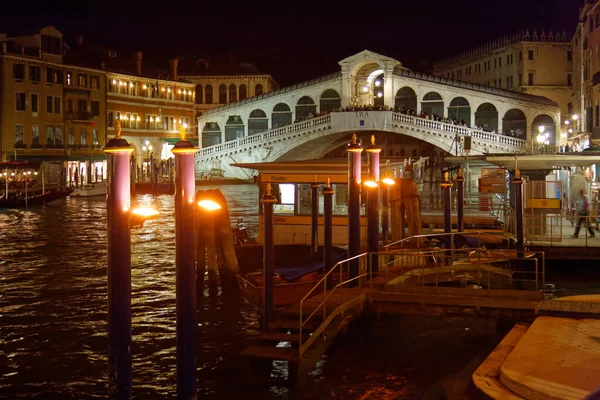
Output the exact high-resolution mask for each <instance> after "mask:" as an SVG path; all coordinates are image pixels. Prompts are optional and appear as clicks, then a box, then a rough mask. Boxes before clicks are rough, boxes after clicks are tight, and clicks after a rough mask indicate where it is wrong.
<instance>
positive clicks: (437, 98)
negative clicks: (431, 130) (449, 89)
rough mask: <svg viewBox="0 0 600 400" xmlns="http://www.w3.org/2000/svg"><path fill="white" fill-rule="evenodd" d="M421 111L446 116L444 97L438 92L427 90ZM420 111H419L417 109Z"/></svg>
mask: <svg viewBox="0 0 600 400" xmlns="http://www.w3.org/2000/svg"><path fill="white" fill-rule="evenodd" d="M421 111H422V112H424V113H426V114H429V115H437V116H440V117H443V116H444V99H443V98H442V95H441V94H439V93H438V92H434V91H431V92H427V93H425V95H424V96H423V99H422V100H421ZM417 112H419V111H417Z"/></svg>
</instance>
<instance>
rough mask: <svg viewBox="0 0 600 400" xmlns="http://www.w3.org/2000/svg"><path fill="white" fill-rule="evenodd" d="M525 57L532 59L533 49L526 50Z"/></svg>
mask: <svg viewBox="0 0 600 400" xmlns="http://www.w3.org/2000/svg"><path fill="white" fill-rule="evenodd" d="M527 59H528V60H533V50H527Z"/></svg>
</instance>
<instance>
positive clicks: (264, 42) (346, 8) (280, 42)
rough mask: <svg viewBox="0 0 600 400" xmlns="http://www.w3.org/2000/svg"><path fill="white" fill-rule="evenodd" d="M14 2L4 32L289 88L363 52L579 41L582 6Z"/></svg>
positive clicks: (554, 1)
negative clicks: (536, 37)
mask: <svg viewBox="0 0 600 400" xmlns="http://www.w3.org/2000/svg"><path fill="white" fill-rule="evenodd" d="M8 3H10V6H9V7H12V9H9V10H3V13H2V14H1V15H0V32H4V31H12V30H15V29H18V28H21V27H26V28H32V29H39V28H40V27H42V26H44V25H47V24H53V25H55V26H56V27H57V28H58V29H60V30H61V31H63V33H65V34H66V35H67V40H68V38H69V36H73V35H75V34H77V33H81V34H83V35H84V36H85V38H86V40H87V41H93V42H96V43H98V44H103V45H108V46H111V47H115V48H116V49H117V50H121V51H133V50H141V51H143V52H144V58H145V59H147V60H153V59H156V60H158V59H162V60H164V59H165V58H167V57H173V56H180V57H188V58H190V59H197V58H201V57H206V56H209V55H215V54H217V53H227V52H228V51H231V52H233V53H235V54H236V56H237V58H238V60H240V61H247V62H253V63H255V64H256V65H257V66H258V67H259V69H260V70H261V71H263V72H266V73H270V74H271V75H273V76H274V77H275V79H276V80H278V81H279V82H280V83H281V84H283V85H289V84H293V83H297V82H301V81H304V80H308V79H312V78H316V77H319V76H321V75H325V74H327V73H330V72H334V71H337V70H338V65H337V62H338V61H340V60H342V59H344V58H345V57H348V56H350V55H352V54H354V53H357V52H359V51H362V50H364V49H369V50H373V51H376V52H379V53H382V54H384V55H387V56H390V57H393V58H395V59H397V60H399V61H401V62H403V63H404V64H405V65H406V66H408V67H409V68H412V69H414V70H419V69H423V68H422V61H426V62H431V61H435V60H438V59H440V58H443V57H444V56H448V55H452V54H454V53H457V52H460V51H462V50H466V49H469V48H471V47H472V46H475V45H478V44H481V43H484V42H486V41H487V40H491V39H494V38H496V37H498V36H500V35H503V34H508V33H512V32H514V31H516V30H517V29H521V28H529V29H538V30H541V29H542V28H545V29H548V28H551V29H552V30H553V31H555V30H557V29H560V30H561V31H562V30H563V29H565V30H566V31H567V32H569V33H572V32H574V31H575V26H576V23H577V14H578V9H579V7H580V6H581V5H582V4H583V0H504V1H497V0H453V1H438V0H430V1H427V0H386V1H379V2H373V1H364V0H363V1H360V2H357V1H354V4H352V3H351V2H350V1H349V2H347V3H341V2H331V1H326V0H322V1H321V2H316V1H314V0H306V1H302V0H297V1H294V2H292V1H289V0H279V1H278V2H273V3H261V2H256V1H254V2H253V1H251V0H246V1H244V0H238V2H227V1H219V0H216V1H213V2H208V1H206V0H204V1H203V0H194V1H186V2H182V3H180V2H175V1H165V0H162V1H160V2H159V1H158V0H147V1H144V2H128V1H122V2H119V3H116V2H115V3H113V2H102V1H90V2H86V1H85V0H80V1H79V2H70V1H45V2H40V3H39V4H35V2H31V1H29V2H28V1H19V0H13V1H10V2H8ZM21 4H22V5H21ZM7 5H8V4H5V5H4V6H7ZM4 6H3V7H4Z"/></svg>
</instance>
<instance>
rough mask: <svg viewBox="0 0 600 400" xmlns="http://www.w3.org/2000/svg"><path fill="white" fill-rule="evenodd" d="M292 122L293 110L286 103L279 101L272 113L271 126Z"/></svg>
mask: <svg viewBox="0 0 600 400" xmlns="http://www.w3.org/2000/svg"><path fill="white" fill-rule="evenodd" d="M291 123H292V110H290V106H288V105H287V104H285V103H279V104H277V105H276V106H275V107H274V108H273V114H272V115H271V128H273V129H275V128H279V127H282V126H286V125H290V124H291Z"/></svg>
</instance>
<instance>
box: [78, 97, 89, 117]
mask: <svg viewBox="0 0 600 400" xmlns="http://www.w3.org/2000/svg"><path fill="white" fill-rule="evenodd" d="M86 111H87V100H86V99H77V112H78V113H79V114H83V113H85V112H86Z"/></svg>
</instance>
